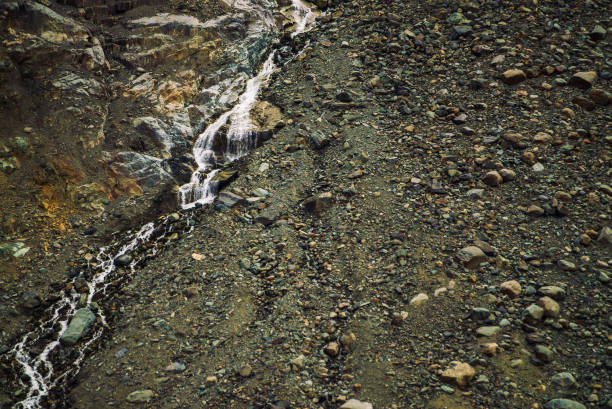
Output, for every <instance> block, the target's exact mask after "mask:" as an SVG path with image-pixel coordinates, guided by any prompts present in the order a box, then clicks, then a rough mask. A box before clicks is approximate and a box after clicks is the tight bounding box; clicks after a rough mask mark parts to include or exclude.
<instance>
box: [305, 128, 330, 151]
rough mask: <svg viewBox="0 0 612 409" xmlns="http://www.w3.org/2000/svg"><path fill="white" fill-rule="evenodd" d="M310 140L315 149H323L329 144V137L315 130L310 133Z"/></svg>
mask: <svg viewBox="0 0 612 409" xmlns="http://www.w3.org/2000/svg"><path fill="white" fill-rule="evenodd" d="M310 142H311V143H312V145H313V146H314V147H315V149H322V148H324V147H326V146H327V145H329V137H328V136H327V135H325V134H324V133H323V132H320V131H315V132H313V133H311V134H310Z"/></svg>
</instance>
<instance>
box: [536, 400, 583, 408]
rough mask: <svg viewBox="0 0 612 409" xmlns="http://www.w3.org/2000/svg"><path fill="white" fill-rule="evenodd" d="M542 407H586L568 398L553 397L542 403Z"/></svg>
mask: <svg viewBox="0 0 612 409" xmlns="http://www.w3.org/2000/svg"><path fill="white" fill-rule="evenodd" d="M544 409H586V406H584V405H583V404H581V403H579V402H576V401H574V400H569V399H553V400H550V401H548V402H546V404H545V405H544Z"/></svg>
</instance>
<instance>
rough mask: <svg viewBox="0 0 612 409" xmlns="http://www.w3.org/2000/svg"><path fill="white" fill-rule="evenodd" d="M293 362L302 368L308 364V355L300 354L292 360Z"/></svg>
mask: <svg viewBox="0 0 612 409" xmlns="http://www.w3.org/2000/svg"><path fill="white" fill-rule="evenodd" d="M291 364H292V365H295V366H296V367H297V368H298V369H302V368H304V366H306V357H305V356H304V355H299V356H297V357H296V358H294V359H292V360H291Z"/></svg>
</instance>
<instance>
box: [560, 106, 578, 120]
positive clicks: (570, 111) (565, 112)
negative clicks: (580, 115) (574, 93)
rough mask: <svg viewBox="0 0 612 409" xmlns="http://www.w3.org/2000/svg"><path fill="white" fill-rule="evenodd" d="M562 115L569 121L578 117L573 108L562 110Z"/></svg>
mask: <svg viewBox="0 0 612 409" xmlns="http://www.w3.org/2000/svg"><path fill="white" fill-rule="evenodd" d="M561 114H563V116H565V117H566V118H569V119H574V118H575V117H576V113H575V112H574V110H573V109H572V108H563V109H562V110H561Z"/></svg>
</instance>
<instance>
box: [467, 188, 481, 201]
mask: <svg viewBox="0 0 612 409" xmlns="http://www.w3.org/2000/svg"><path fill="white" fill-rule="evenodd" d="M483 195H484V189H470V190H468V191H467V193H466V196H467V197H469V198H470V199H482V196H483Z"/></svg>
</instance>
